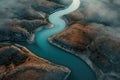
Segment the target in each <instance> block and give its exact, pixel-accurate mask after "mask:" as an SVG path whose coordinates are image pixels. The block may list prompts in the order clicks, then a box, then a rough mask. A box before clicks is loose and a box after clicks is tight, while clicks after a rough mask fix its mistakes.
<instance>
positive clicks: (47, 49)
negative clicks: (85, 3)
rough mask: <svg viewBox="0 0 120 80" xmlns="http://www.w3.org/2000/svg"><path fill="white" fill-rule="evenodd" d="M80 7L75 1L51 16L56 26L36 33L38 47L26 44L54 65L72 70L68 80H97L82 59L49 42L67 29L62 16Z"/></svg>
mask: <svg viewBox="0 0 120 80" xmlns="http://www.w3.org/2000/svg"><path fill="white" fill-rule="evenodd" d="M79 6H80V0H73V2H72V4H71V5H70V6H69V7H68V8H66V9H64V10H60V11H57V12H55V13H53V14H51V15H50V16H49V21H50V22H51V23H52V24H53V25H54V27H52V28H46V29H43V30H41V31H39V32H37V33H36V35H35V42H36V44H37V45H34V44H32V45H30V44H24V45H25V46H26V47H27V48H29V49H30V50H31V51H32V52H34V53H35V54H36V55H38V56H40V57H43V58H45V59H47V60H49V61H51V62H53V63H56V64H59V65H64V66H66V67H68V68H69V69H70V70H71V74H70V76H69V78H68V80H96V76H95V73H94V72H93V71H92V70H91V68H90V67H89V66H88V65H87V64H86V63H85V62H84V61H82V60H81V59H79V58H77V57H75V56H73V55H71V54H70V53H67V52H65V51H63V50H62V49H59V48H57V47H55V46H53V45H51V44H49V42H48V38H49V37H50V36H52V35H54V34H57V33H59V32H61V31H63V30H64V29H65V27H66V23H65V21H64V20H63V19H62V16H63V15H65V14H68V13H70V12H73V11H75V10H76V9H77V8H79Z"/></svg>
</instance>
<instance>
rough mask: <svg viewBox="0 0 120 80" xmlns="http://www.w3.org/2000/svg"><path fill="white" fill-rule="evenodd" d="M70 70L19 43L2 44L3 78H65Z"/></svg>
mask: <svg viewBox="0 0 120 80" xmlns="http://www.w3.org/2000/svg"><path fill="white" fill-rule="evenodd" d="M69 73H70V70H69V69H68V68H65V67H63V66H59V65H55V64H53V63H51V62H49V61H47V60H45V59H42V58H40V57H37V56H35V55H34V54H33V53H31V52H30V51H29V50H28V49H26V48H25V47H23V46H19V45H16V44H15V45H11V44H4V45H0V79H1V80H28V79H29V80H65V79H66V78H67V76H68V75H69Z"/></svg>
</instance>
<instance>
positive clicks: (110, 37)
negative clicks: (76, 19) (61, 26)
mask: <svg viewBox="0 0 120 80" xmlns="http://www.w3.org/2000/svg"><path fill="white" fill-rule="evenodd" d="M108 29H109V30H108ZM106 30H107V31H106ZM111 31H112V34H111V33H109V32H111ZM115 34H116V32H113V30H112V29H110V28H109V27H107V28H106V29H105V28H103V27H101V26H96V25H95V24H88V25H85V24H82V23H76V24H75V23H74V24H72V25H70V26H69V27H67V28H66V29H65V30H64V31H63V32H61V33H59V34H56V35H54V36H52V37H51V38H49V42H50V43H51V44H53V45H54V46H57V47H59V48H61V49H63V50H65V51H67V52H69V53H71V54H73V55H75V56H77V57H79V58H80V59H82V60H83V61H85V62H86V63H87V64H88V65H89V66H90V67H91V69H92V70H93V71H94V72H95V73H96V75H97V79H98V80H103V79H105V80H110V79H112V80H119V61H120V60H119V57H120V55H119V50H120V49H119V48H118V47H119V43H120V42H119V40H120V39H119V37H115V36H114V35H115ZM113 56H114V57H113ZM116 61H117V62H116Z"/></svg>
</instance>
